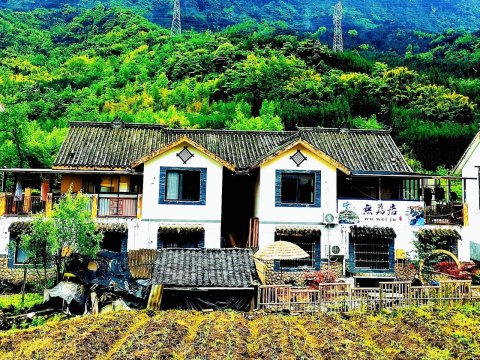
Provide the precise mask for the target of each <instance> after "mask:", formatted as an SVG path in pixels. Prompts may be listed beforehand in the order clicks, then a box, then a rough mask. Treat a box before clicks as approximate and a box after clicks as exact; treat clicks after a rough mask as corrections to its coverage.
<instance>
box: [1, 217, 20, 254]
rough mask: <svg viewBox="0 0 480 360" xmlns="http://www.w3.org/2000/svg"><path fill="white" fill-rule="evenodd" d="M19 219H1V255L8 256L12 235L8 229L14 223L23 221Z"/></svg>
mask: <svg viewBox="0 0 480 360" xmlns="http://www.w3.org/2000/svg"><path fill="white" fill-rule="evenodd" d="M21 220H25V219H21V218H18V217H0V255H7V254H8V246H9V242H10V233H9V231H8V228H9V227H10V225H11V224H12V222H14V221H21Z"/></svg>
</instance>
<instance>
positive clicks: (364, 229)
mask: <svg viewBox="0 0 480 360" xmlns="http://www.w3.org/2000/svg"><path fill="white" fill-rule="evenodd" d="M350 237H351V238H353V239H362V238H380V239H395V238H396V237H397V234H395V231H394V230H393V229H392V228H391V227H380V226H352V227H351V228H350Z"/></svg>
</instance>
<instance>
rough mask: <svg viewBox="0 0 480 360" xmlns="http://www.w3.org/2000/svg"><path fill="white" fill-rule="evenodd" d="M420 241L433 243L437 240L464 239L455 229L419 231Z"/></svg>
mask: <svg viewBox="0 0 480 360" xmlns="http://www.w3.org/2000/svg"><path fill="white" fill-rule="evenodd" d="M418 237H419V239H420V240H425V241H432V240H435V239H454V240H461V239H462V237H461V236H460V234H459V233H458V231H457V230H455V229H421V230H419V231H418Z"/></svg>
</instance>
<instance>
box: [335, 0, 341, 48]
mask: <svg viewBox="0 0 480 360" xmlns="http://www.w3.org/2000/svg"><path fill="white" fill-rule="evenodd" d="M342 17H343V6H342V0H339V1H338V3H337V4H336V5H335V7H334V8H333V25H334V26H335V29H334V31H333V51H338V52H343V36H342Z"/></svg>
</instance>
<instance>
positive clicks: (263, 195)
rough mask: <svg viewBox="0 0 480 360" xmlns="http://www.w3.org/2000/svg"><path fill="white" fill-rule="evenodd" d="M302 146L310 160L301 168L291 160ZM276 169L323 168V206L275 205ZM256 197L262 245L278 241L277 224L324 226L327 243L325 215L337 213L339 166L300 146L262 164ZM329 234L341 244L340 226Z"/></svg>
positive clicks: (335, 227) (318, 169) (313, 169)
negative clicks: (276, 237)
mask: <svg viewBox="0 0 480 360" xmlns="http://www.w3.org/2000/svg"><path fill="white" fill-rule="evenodd" d="M298 149H300V150H301V152H302V153H303V154H304V155H305V156H306V157H307V161H305V162H303V163H302V164H301V165H300V166H299V167H298V166H297V165H296V164H295V163H294V162H293V161H292V160H291V159H290V156H292V155H293V154H295V153H296V152H297V150H298ZM276 170H291V171H321V189H320V191H321V196H320V207H284V206H275V176H276ZM255 199H256V201H255V216H256V217H258V218H259V220H260V227H259V246H260V247H264V246H266V245H269V244H271V243H273V242H274V241H275V228H276V227H277V226H288V225H292V226H295V225H305V226H309V225H315V226H321V228H322V238H321V239H322V240H321V241H322V244H325V243H326V241H327V233H328V231H327V230H326V228H325V227H324V226H323V214H324V213H327V212H332V213H336V212H337V171H336V168H335V167H334V166H332V165H331V164H329V163H327V162H326V161H325V160H323V159H320V158H319V157H318V156H316V155H315V154H313V153H312V152H310V151H308V150H307V149H305V148H303V147H302V146H301V145H299V146H297V147H295V148H293V149H291V150H289V151H287V152H285V153H284V154H282V155H280V156H279V157H277V158H276V159H273V160H272V161H269V162H267V163H266V164H264V165H263V166H261V168H260V175H259V183H258V186H257V187H256V195H255ZM328 237H329V238H330V244H332V245H333V244H340V243H341V232H340V227H339V226H334V227H331V228H330V231H329V236H328ZM322 252H323V245H322ZM322 256H324V254H322Z"/></svg>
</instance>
